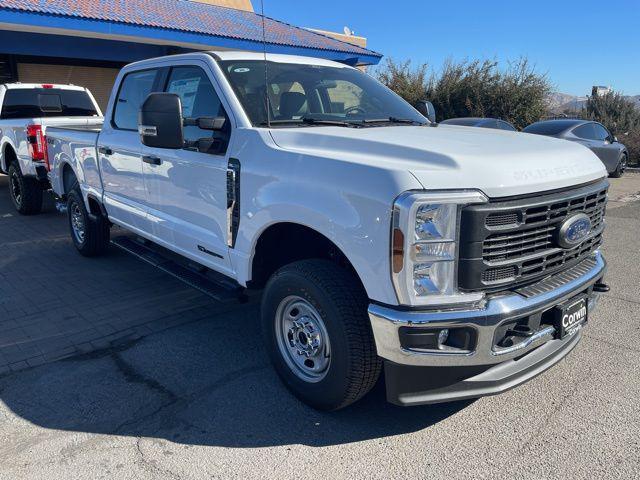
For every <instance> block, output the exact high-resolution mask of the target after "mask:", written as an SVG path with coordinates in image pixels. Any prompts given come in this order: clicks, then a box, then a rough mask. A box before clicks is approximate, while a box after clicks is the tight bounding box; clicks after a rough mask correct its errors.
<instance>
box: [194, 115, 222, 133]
mask: <svg viewBox="0 0 640 480" xmlns="http://www.w3.org/2000/svg"><path fill="white" fill-rule="evenodd" d="M226 123H227V119H226V118H224V117H199V118H185V119H184V126H185V127H198V128H199V129H200V130H212V131H214V132H219V131H220V130H224V127H225V124H226Z"/></svg>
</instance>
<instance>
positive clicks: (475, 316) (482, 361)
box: [369, 251, 606, 367]
mask: <svg viewBox="0 0 640 480" xmlns="http://www.w3.org/2000/svg"><path fill="white" fill-rule="evenodd" d="M589 260H590V263H589V268H586V269H583V270H584V271H583V272H582V271H581V275H580V276H578V277H577V278H571V279H569V280H566V281H563V282H557V285H553V288H552V289H547V290H544V289H541V292H540V293H539V294H536V295H528V296H524V295H521V294H519V293H515V292H514V293H508V294H502V295H495V296H492V297H489V298H488V299H487V300H486V301H485V302H484V304H482V305H480V306H478V307H477V308H475V309H470V310H448V311H447V310H433V311H431V310H424V311H413V310H408V311H402V310H397V309H394V308H390V307H384V306H381V305H376V304H371V305H370V306H369V318H370V320H371V326H372V328H373V335H374V337H375V341H376V348H377V351H378V355H379V356H380V357H382V358H384V359H386V360H389V361H391V362H393V363H395V364H398V365H405V366H416V367H464V366H481V365H487V366H490V365H495V364H498V363H503V362H506V361H508V360H512V359H514V358H516V357H521V356H522V355H524V354H526V353H527V352H529V351H531V350H533V349H535V348H537V347H540V346H541V345H543V344H546V343H554V344H557V346H561V345H563V344H568V343H571V342H572V340H573V339H574V338H573V337H576V336H577V333H579V332H576V333H575V334H573V335H569V336H567V337H565V338H564V339H562V340H557V339H555V340H554V338H555V337H556V331H555V328H554V327H553V326H549V325H546V326H545V325H543V326H541V328H540V329H539V330H538V331H537V332H535V333H534V335H533V336H531V337H527V338H525V339H523V340H522V341H521V342H520V343H516V344H514V345H513V346H510V347H498V346H496V345H495V344H494V343H495V340H494V339H495V334H496V329H497V328H498V327H499V326H500V325H502V324H504V323H506V322H509V321H513V320H514V319H519V318H524V317H527V316H531V315H536V314H539V313H541V312H545V311H547V310H550V309H552V308H554V307H555V306H557V305H560V304H562V303H563V302H565V301H566V300H569V299H571V298H573V297H575V296H577V295H580V294H582V293H585V294H586V293H588V295H589V297H588V299H589V311H592V309H593V307H594V306H595V304H596V301H597V297H598V295H597V294H596V293H594V292H593V291H592V290H593V289H592V287H593V285H594V284H595V283H597V282H598V281H600V280H601V279H602V278H603V276H604V273H605V270H606V262H605V260H604V258H603V257H602V255H601V254H600V252H599V251H598V252H595V253H594V254H593V256H592V257H589ZM558 275H562V274H558ZM550 280H551V281H552V282H553V280H554V278H553V277H551V278H550ZM533 291H534V292H535V286H534V290H533ZM405 327H406V328H420V327H428V328H443V329H444V328H447V329H451V328H456V327H468V328H472V329H474V330H475V332H476V342H475V349H474V350H473V351H466V352H456V351H450V350H428V351H425V350H415V349H408V348H404V347H403V346H402V344H401V340H400V329H401V328H405Z"/></svg>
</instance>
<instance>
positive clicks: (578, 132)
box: [573, 123, 595, 140]
mask: <svg viewBox="0 0 640 480" xmlns="http://www.w3.org/2000/svg"><path fill="white" fill-rule="evenodd" d="M573 134H574V135H575V136H576V137H580V138H583V139H585V140H595V132H594V130H593V123H587V124H585V125H580V126H579V127H578V128H576V129H574V130H573Z"/></svg>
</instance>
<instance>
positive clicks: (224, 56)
mask: <svg viewBox="0 0 640 480" xmlns="http://www.w3.org/2000/svg"><path fill="white" fill-rule="evenodd" d="M194 55H196V56H201V55H211V56H213V57H215V58H216V59H218V60H222V61H227V60H230V61H233V60H264V58H265V54H264V53H262V52H247V51H243V50H211V51H203V52H193V53H185V54H181V55H170V56H166V57H158V58H152V59H148V60H141V61H139V62H135V63H132V64H130V65H128V67H129V66H134V67H137V66H142V65H145V64H148V63H156V62H158V61H164V60H179V59H181V58H193V56H194ZM266 57H267V61H271V62H278V63H298V64H301V65H319V66H327V67H337V68H352V67H350V66H348V65H345V64H344V63H339V62H334V61H332V60H325V59H323V58H316V57H305V56H302V55H284V54H277V53H267V55H266Z"/></svg>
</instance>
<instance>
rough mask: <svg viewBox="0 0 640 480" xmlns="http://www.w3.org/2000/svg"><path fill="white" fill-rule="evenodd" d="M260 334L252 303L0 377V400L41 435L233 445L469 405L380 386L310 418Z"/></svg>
mask: <svg viewBox="0 0 640 480" xmlns="http://www.w3.org/2000/svg"><path fill="white" fill-rule="evenodd" d="M258 331H259V330H258V308H257V305H255V304H252V305H245V306H241V307H239V308H238V309H237V310H235V311H230V312H227V313H224V314H221V315H214V316H213V317H212V318H211V319H210V320H200V321H196V322H194V323H189V324H186V325H181V326H178V327H175V328H171V329H169V330H166V331H164V332H159V333H157V334H155V335H151V336H149V337H147V338H144V339H142V340H140V341H137V342H135V343H132V344H129V345H122V346H120V347H116V348H112V349H109V350H105V351H101V352H94V353H92V354H88V355H85V356H83V357H75V358H72V359H68V360H63V361H59V362H56V363H53V364H48V365H43V366H40V367H37V368H34V369H31V370H26V371H22V372H18V373H15V374H12V375H9V376H5V377H3V378H0V400H2V402H4V404H5V405H6V407H8V409H10V412H5V413H6V414H7V415H17V416H19V417H21V418H22V419H24V420H26V421H28V422H30V423H32V424H35V425H37V426H39V427H43V428H47V429H55V430H62V431H71V432H89V433H97V434H106V435H123V436H134V437H146V438H160V439H166V440H168V441H172V442H176V443H180V444H189V445H211V446H224V447H232V448H244V447H266V446H277V445H291V444H303V445H308V446H328V445H336V444H343V443H350V442H356V441H361V440H368V439H374V438H383V437H388V436H393V435H400V434H404V433H408V432H415V431H418V430H422V429H424V428H427V427H429V426H431V425H433V424H435V423H437V422H439V421H441V420H443V419H445V418H447V417H449V416H451V415H454V414H455V413H457V412H458V411H460V410H461V409H463V408H464V407H465V406H467V405H468V404H469V403H470V402H458V403H451V404H443V405H432V406H424V407H412V408H401V407H396V406H394V405H391V404H388V403H386V400H385V398H384V387H383V385H382V382H380V383H379V384H378V386H377V387H376V388H375V389H374V391H372V392H371V393H370V394H369V395H368V396H367V397H365V398H364V399H363V400H361V401H360V402H358V403H356V404H355V405H352V406H350V407H348V408H347V409H345V410H342V411H339V412H334V413H322V412H317V411H315V410H313V409H311V408H309V407H307V406H306V405H304V404H302V403H301V402H299V401H298V400H297V399H295V398H294V397H293V396H292V395H291V394H290V393H289V392H288V391H287V390H286V389H285V388H284V387H283V386H282V384H281V383H280V381H279V379H278V378H277V376H276V374H275V373H274V371H273V370H272V368H271V366H270V364H269V363H268V360H267V358H266V353H265V352H264V350H263V348H262V345H261V339H260V335H259V333H258ZM1 417H2V412H0V418H1ZM16 423H17V424H20V423H21V422H11V425H16ZM15 435H16V436H18V435H19V432H16V433H15ZM12 436H13V435H12Z"/></svg>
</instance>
